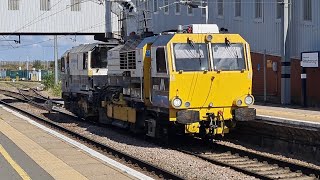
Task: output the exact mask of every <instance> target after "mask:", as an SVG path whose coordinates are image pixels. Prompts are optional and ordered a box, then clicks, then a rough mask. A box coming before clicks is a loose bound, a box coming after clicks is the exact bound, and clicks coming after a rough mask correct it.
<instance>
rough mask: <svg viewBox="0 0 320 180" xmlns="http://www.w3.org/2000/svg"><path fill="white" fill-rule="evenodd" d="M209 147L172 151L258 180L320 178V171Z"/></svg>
mask: <svg viewBox="0 0 320 180" xmlns="http://www.w3.org/2000/svg"><path fill="white" fill-rule="evenodd" d="M198 144H199V143H198ZM210 146H211V148H208V147H205V148H204V147H203V146H202V147H191V148H190V146H188V147H187V148H181V147H175V148H174V149H176V150H178V151H180V152H183V153H186V154H190V155H193V156H196V157H198V158H201V159H203V160H206V161H208V162H211V163H213V164H217V165H220V166H225V167H229V168H231V169H234V170H236V171H238V172H242V173H244V174H247V175H250V176H254V177H256V178H259V179H266V180H271V179H294V180H313V179H319V177H320V169H316V168H312V167H308V166H304V165H301V164H296V163H292V162H289V161H285V160H280V159H276V158H273V157H269V156H266V155H261V154H257V153H254V152H251V151H247V150H242V149H238V148H235V147H230V146H227V145H222V144H218V143H213V144H211V145H210Z"/></svg>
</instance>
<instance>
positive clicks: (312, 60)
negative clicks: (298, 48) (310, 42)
mask: <svg viewBox="0 0 320 180" xmlns="http://www.w3.org/2000/svg"><path fill="white" fill-rule="evenodd" d="M301 66H302V67H319V52H303V53H301Z"/></svg>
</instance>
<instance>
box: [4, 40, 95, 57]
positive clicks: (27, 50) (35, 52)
mask: <svg viewBox="0 0 320 180" xmlns="http://www.w3.org/2000/svg"><path fill="white" fill-rule="evenodd" d="M7 40H18V36H2V35H1V36H0V61H19V60H20V61H26V60H27V59H28V58H29V60H30V61H33V60H45V61H47V60H53V59H54V52H53V50H54V49H53V36H21V43H20V44H16V43H15V42H13V41H7ZM92 42H96V41H94V39H93V36H58V47H59V49H58V54H59V57H60V56H61V55H62V54H63V53H64V52H65V51H66V50H68V49H70V48H71V47H73V46H77V45H79V44H84V43H92Z"/></svg>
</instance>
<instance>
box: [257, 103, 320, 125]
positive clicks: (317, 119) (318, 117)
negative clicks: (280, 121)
mask: <svg viewBox="0 0 320 180" xmlns="http://www.w3.org/2000/svg"><path fill="white" fill-rule="evenodd" d="M251 107H253V108H255V109H256V110H257V115H258V116H272V117H281V118H286V119H289V120H291V121H307V122H312V123H320V110H314V109H302V108H295V107H278V106H275V105H252V106H251Z"/></svg>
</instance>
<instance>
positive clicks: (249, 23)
mask: <svg viewBox="0 0 320 180" xmlns="http://www.w3.org/2000/svg"><path fill="white" fill-rule="evenodd" d="M177 1H178V0H177ZM177 1H176V0H137V1H136V2H135V3H136V6H138V7H140V8H142V9H143V8H144V9H146V10H148V11H149V12H151V17H152V21H151V22H150V23H149V24H148V25H149V26H150V27H149V28H150V29H152V30H153V31H154V32H155V33H160V32H161V31H164V30H168V29H176V28H177V25H179V24H191V23H205V15H206V12H205V9H200V8H199V9H191V8H188V7H186V6H184V5H181V4H172V3H175V2H177ZM281 2H283V1H282V0H207V1H205V0H202V5H203V6H206V5H207V4H208V9H209V16H208V18H209V23H215V24H218V26H219V27H220V28H221V27H223V28H226V29H228V31H229V33H239V34H240V35H241V36H242V37H243V38H245V39H246V40H247V41H248V42H249V43H250V45H251V51H252V60H253V71H254V76H253V93H254V95H255V97H256V99H258V100H259V99H261V97H262V96H263V94H264V80H263V79H264V78H263V76H264V72H263V70H264V68H263V64H264V63H263V59H264V58H263V56H264V52H266V61H267V62H266V69H267V70H266V74H267V101H271V102H275V103H280V100H281V46H282V44H281V42H282V39H281V31H282V22H281V16H282V12H283V5H281ZM170 4H172V5H170ZM165 5H169V6H168V7H166V8H161V10H160V9H159V7H162V6H165ZM318 7H320V1H319V0H302V1H300V0H298V1H292V0H291V12H292V13H291V14H292V15H291V22H290V26H289V32H290V33H289V37H290V41H291V44H290V47H291V48H290V49H291V53H290V56H291V76H290V77H291V103H292V104H300V103H301V66H300V61H301V52H306V51H320V11H319V10H318ZM139 22H141V19H140V20H139ZM139 22H138V23H139ZM140 29H141V28H140ZM306 74H307V97H308V105H310V106H320V93H319V92H320V86H318V85H317V84H318V83H319V82H320V68H307V73H306ZM262 99H263V98H262Z"/></svg>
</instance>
